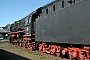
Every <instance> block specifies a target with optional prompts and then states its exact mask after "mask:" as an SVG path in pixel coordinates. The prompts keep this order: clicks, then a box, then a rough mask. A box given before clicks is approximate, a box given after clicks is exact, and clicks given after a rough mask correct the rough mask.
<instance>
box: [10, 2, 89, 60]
mask: <svg viewBox="0 0 90 60" xmlns="http://www.w3.org/2000/svg"><path fill="white" fill-rule="evenodd" d="M89 5H90V0H54V1H52V2H50V3H48V4H47V5H44V6H42V7H40V8H38V9H36V10H35V11H33V12H32V13H30V14H29V15H27V16H26V17H24V18H22V19H21V20H18V21H15V22H14V23H13V24H12V25H11V27H10V31H11V32H9V33H8V34H9V37H10V43H12V44H15V45H18V46H21V47H24V48H27V49H29V50H39V51H43V52H44V53H48V54H53V55H56V56H57V57H62V58H70V59H74V60H90V17H89V16H90V7H89Z"/></svg>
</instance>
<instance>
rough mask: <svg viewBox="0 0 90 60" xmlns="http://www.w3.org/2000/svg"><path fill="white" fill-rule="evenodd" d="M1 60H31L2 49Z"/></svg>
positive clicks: (0, 51) (0, 50)
mask: <svg viewBox="0 0 90 60" xmlns="http://www.w3.org/2000/svg"><path fill="white" fill-rule="evenodd" d="M0 60H31V59H27V58H25V57H22V56H19V55H16V54H13V53H11V52H8V51H5V50H3V49H0Z"/></svg>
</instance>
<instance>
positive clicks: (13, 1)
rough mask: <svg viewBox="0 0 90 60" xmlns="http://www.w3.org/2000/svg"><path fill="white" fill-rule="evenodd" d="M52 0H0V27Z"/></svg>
mask: <svg viewBox="0 0 90 60" xmlns="http://www.w3.org/2000/svg"><path fill="white" fill-rule="evenodd" d="M51 1H53V0H0V27H2V26H5V25H6V24H11V23H13V22H14V21H17V20H20V19H21V18H23V17H25V16H26V15H28V14H29V13H30V12H32V11H34V10H35V9H37V8H38V7H41V6H43V5H45V4H47V3H49V2H51Z"/></svg>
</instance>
